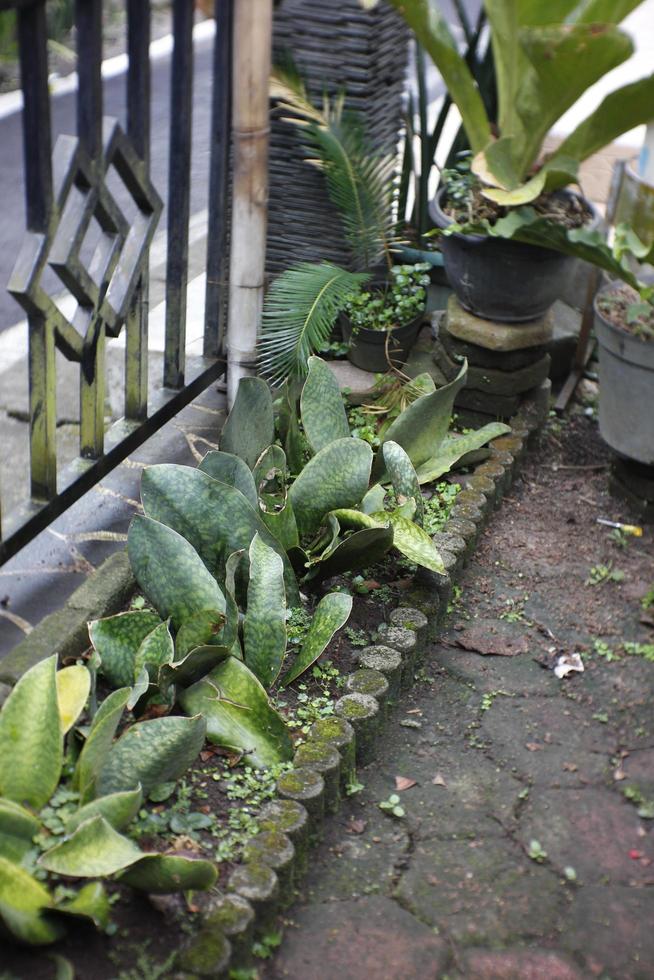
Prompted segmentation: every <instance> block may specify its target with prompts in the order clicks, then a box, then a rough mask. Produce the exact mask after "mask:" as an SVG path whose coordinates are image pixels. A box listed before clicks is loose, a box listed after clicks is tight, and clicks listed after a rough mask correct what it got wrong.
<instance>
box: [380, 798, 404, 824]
mask: <svg viewBox="0 0 654 980" xmlns="http://www.w3.org/2000/svg"><path fill="white" fill-rule="evenodd" d="M378 806H379V809H380V810H383V811H384V813H387V814H388V815H389V817H396V818H397V819H398V820H401V819H402V817H405V816H406V810H405V809H404V807H403V806H402V805H401V803H400V798H399V796H398V795H397V793H391V795H390V796H389V797H388V799H387V800H382V801H381V803H379V804H378Z"/></svg>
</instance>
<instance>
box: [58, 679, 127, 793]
mask: <svg viewBox="0 0 654 980" xmlns="http://www.w3.org/2000/svg"><path fill="white" fill-rule="evenodd" d="M131 693H132V691H131V688H129V687H123V688H121V689H120V690H118V691H113V692H112V693H111V694H110V695H109V697H107V698H105V700H104V701H103V702H102V704H101V705H100V707H99V708H98V710H97V713H96V715H95V718H94V719H93V722H92V724H91V728H90V729H89V733H88V735H87V736H86V741H85V743H84V747H83V748H82V751H81V753H80V756H79V759H78V760H77V765H76V767H75V772H74V774H73V785H74V786H75V788H76V789H77V790H78V791H79V795H80V801H81V803H88V802H89V800H92V799H93V797H94V795H95V787H96V782H97V778H98V775H99V774H100V771H101V770H102V768H103V766H104V764H105V762H106V760H107V757H108V755H109V750H110V749H111V745H112V743H113V739H114V735H115V734H116V729H117V728H118V724H119V722H120V719H121V717H122V714H123V711H124V710H125V707H126V705H127V702H128V701H129V698H130V694H131ZM134 785H136V783H135V784H134Z"/></svg>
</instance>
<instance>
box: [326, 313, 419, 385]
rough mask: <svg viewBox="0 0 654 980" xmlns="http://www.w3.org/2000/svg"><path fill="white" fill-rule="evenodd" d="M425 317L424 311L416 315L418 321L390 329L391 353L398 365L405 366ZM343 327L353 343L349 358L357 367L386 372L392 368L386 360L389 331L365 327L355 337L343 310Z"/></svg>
mask: <svg viewBox="0 0 654 980" xmlns="http://www.w3.org/2000/svg"><path fill="white" fill-rule="evenodd" d="M423 319H424V313H421V314H420V316H417V317H416V318H415V320H410V321H409V323H405V324H404V326H402V327H396V329H395V330H391V332H390V339H389V341H388V356H389V358H390V360H391V362H392V363H393V365H394V366H395V367H402V365H404V364H405V363H406V361H407V358H408V357H409V354H410V353H411V348H412V347H413V345H414V344H415V342H416V340H417V338H418V334H419V333H420V327H421V326H422V321H423ZM340 321H341V329H342V331H343V340H344V341H345V343H349V342H350V341H351V342H352V343H351V347H350V349H349V351H348V352H347V357H348V360H349V361H350V362H351V363H352V364H354V366H355V367H358V368H361V369H362V370H363V371H372V372H375V373H377V372H385V371H388V370H389V366H388V361H387V360H386V338H387V337H388V333H387V331H386V330H368V329H367V328H366V327H363V328H362V329H361V330H359V331H358V332H357V334H356V336H355V337H354V338H353V337H352V323H351V321H350V318H349V317H348V316H346V315H345V313H341V317H340Z"/></svg>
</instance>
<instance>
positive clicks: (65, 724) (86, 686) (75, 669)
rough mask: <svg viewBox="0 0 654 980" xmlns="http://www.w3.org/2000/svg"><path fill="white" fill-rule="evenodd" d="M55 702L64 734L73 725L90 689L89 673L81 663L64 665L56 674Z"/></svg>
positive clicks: (82, 708)
mask: <svg viewBox="0 0 654 980" xmlns="http://www.w3.org/2000/svg"><path fill="white" fill-rule="evenodd" d="M55 680H56V683H57V702H58V704H59V719H60V721H61V730H62V732H63V734H64V735H65V734H66V732H68V731H70V729H71V728H72V727H73V725H74V724H75V722H76V721H77V719H78V718H79V716H80V715H81V713H82V711H83V710H84V705H85V704H86V702H87V700H88V697H89V693H90V691H91V675H90V673H89V672H88V670H87V669H86V667H84V665H83V664H73V666H72V667H64V668H63V670H58V671H57V674H56V678H55Z"/></svg>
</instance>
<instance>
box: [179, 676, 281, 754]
mask: <svg viewBox="0 0 654 980" xmlns="http://www.w3.org/2000/svg"><path fill="white" fill-rule="evenodd" d="M179 702H180V704H181V706H182V708H183V709H184V711H186V712H189V713H190V712H201V713H202V715H203V716H204V717H205V718H206V722H207V738H208V740H209V741H210V742H214V743H215V744H217V745H223V746H225V747H227V748H231V749H236V750H237V751H239V752H243V754H244V756H245V758H246V760H247V762H248V763H249V764H250V765H253V766H257V767H260V768H263V767H265V766H272V765H275V764H276V763H278V762H287V761H288V760H289V759H290V758H291V757H292V755H293V744H292V742H291V737H290V734H289V731H288V728H287V727H286V723H285V722H284V720H283V718H282V717H281V715H279V714H278V713H277V712H276V711H275V710H274V709H273V708H272V706H271V704H270V701H269V700H268V695H267V694H266V691H265V689H264V687H263V686H262V685H261V683H260V682H259V681H258V680H257V678H256V677H255V675H254V674H253V673H252V671H251V670H249V669H248V668H247V667H246V666H245V664H244V663H242V662H241V661H240V660H236V658H235V657H229V658H228V659H227V660H225V661H224V662H223V663H222V664H220V665H219V666H218V667H216V669H215V670H212V672H211V674H209V676H208V677H206V678H205V679H204V680H201V681H200V682H199V683H198V684H194V685H193V687H189V688H187V690H185V691H182V692H181V694H180V695H179Z"/></svg>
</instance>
